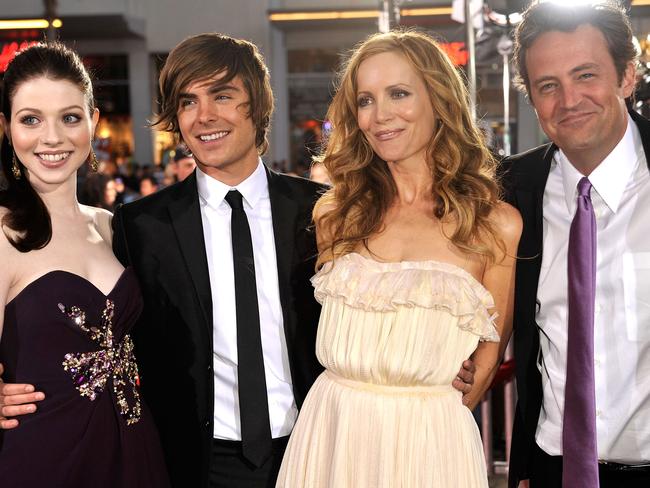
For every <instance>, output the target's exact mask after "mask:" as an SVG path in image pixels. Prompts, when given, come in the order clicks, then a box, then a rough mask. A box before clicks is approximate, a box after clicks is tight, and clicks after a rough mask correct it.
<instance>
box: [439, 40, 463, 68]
mask: <svg viewBox="0 0 650 488" xmlns="http://www.w3.org/2000/svg"><path fill="white" fill-rule="evenodd" d="M440 47H441V48H442V49H443V50H444V51H445V52H446V53H447V56H449V59H451V62H452V63H454V64H455V65H456V66H465V65H466V64H467V59H468V57H469V53H468V52H467V51H466V50H465V43H464V42H444V43H441V44H440Z"/></svg>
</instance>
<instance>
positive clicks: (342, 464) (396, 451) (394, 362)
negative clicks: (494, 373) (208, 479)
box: [277, 253, 499, 488]
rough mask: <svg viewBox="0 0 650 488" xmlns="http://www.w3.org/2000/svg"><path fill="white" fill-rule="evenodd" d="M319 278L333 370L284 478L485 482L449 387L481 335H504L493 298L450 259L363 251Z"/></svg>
mask: <svg viewBox="0 0 650 488" xmlns="http://www.w3.org/2000/svg"><path fill="white" fill-rule="evenodd" d="M312 283H313V285H314V289H315V296H316V298H317V300H318V301H319V302H320V303H321V304H322V312H321V317H320V322H319V326H318V336H317V340H316V354H317V356H318V359H319V361H320V362H321V364H322V365H323V366H325V368H326V370H325V372H324V373H323V374H321V376H320V377H319V378H318V379H317V380H316V382H315V383H314V386H313V387H312V389H311V390H310V392H309V395H308V396H307V399H306V400H305V403H304V405H303V407H302V410H301V412H300V415H299V417H298V422H297V424H296V426H295V428H294V431H293V433H292V435H291V439H290V441H289V445H288V447H287V452H286V454H285V457H284V460H283V463H282V468H281V470H280V475H279V478H278V483H277V486H278V487H283V488H298V487H310V488H325V487H327V488H353V487H354V488H358V487H376V488H397V487H399V488H419V487H428V488H435V487H437V488H450V487H452V486H453V487H454V488H487V486H488V484H487V474H486V470H485V459H484V456H483V451H482V445H481V440H480V436H479V433H478V428H477V426H476V423H475V421H474V418H473V417H472V414H471V412H470V411H469V410H468V409H467V408H466V407H465V406H464V405H463V404H462V398H461V393H460V392H459V391H456V390H455V389H454V388H453V387H452V386H451V383H452V381H453V379H454V378H455V375H456V373H457V372H458V370H459V368H460V366H461V364H462V362H463V361H464V360H465V359H467V358H468V357H469V356H470V355H471V354H472V352H473V351H474V350H475V349H476V347H477V345H478V343H479V341H481V340H483V341H495V342H496V341H498V340H499V336H498V333H497V330H496V328H495V325H494V318H495V314H492V313H491V309H492V308H493V307H494V300H493V298H492V296H491V294H490V293H489V292H488V291H487V290H486V289H485V288H484V287H483V286H482V285H481V284H480V283H479V282H478V281H477V280H476V279H475V278H474V277H473V276H472V275H471V274H469V273H468V272H466V271H465V270H463V269H461V268H459V267H457V266H454V265H452V264H448V263H442V262H436V261H411V262H396V263H393V262H379V261H375V260H373V259H370V258H367V257H364V256H362V255H360V254H357V253H351V254H347V255H345V256H342V257H339V258H337V259H336V260H334V261H332V262H329V263H326V264H325V265H324V266H323V268H322V269H321V270H320V271H319V272H318V273H317V274H316V276H314V277H313V279H312Z"/></svg>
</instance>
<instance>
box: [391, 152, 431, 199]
mask: <svg viewBox="0 0 650 488" xmlns="http://www.w3.org/2000/svg"><path fill="white" fill-rule="evenodd" d="M387 164H388V169H389V170H390V172H391V174H392V175H393V180H394V181H395V186H396V187H397V200H398V201H399V202H400V203H402V204H412V203H416V202H418V201H422V200H431V187H432V184H433V182H432V180H431V172H430V171H429V167H428V166H427V164H426V162H424V161H419V162H414V161H400V162H399V163H394V162H389V163H387Z"/></svg>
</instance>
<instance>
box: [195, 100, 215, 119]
mask: <svg viewBox="0 0 650 488" xmlns="http://www.w3.org/2000/svg"><path fill="white" fill-rule="evenodd" d="M217 117H218V113H217V109H216V107H214V106H213V104H211V103H200V102H199V104H198V120H199V123H201V124H207V123H209V122H212V121H214V120H216V119H217Z"/></svg>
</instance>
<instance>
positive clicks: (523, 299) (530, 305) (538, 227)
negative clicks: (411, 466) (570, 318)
mask: <svg viewBox="0 0 650 488" xmlns="http://www.w3.org/2000/svg"><path fill="white" fill-rule="evenodd" d="M630 115H631V116H632V119H633V120H634V122H635V123H636V125H637V127H638V128H639V131H640V133H641V140H642V142H643V149H644V151H645V154H646V159H647V160H648V163H649V165H650V121H648V120H647V119H644V118H643V117H641V116H640V115H638V114H637V113H636V112H631V113H630ZM556 150H557V146H555V145H554V144H546V145H544V146H540V147H538V148H536V149H532V150H530V151H527V152H525V153H522V154H519V155H516V156H512V157H510V158H507V159H505V160H504V161H503V163H502V168H501V169H502V170H503V184H504V188H505V192H506V200H507V201H509V202H510V203H511V204H512V205H514V206H515V207H517V208H518V209H519V212H521V217H522V219H523V221H524V228H523V232H522V235H521V239H520V241H519V251H518V258H519V259H518V260H517V272H516V279H515V308H514V318H513V324H514V350H515V364H516V378H517V395H518V400H517V407H516V410H515V424H514V430H513V434H512V447H511V450H510V468H509V487H510V488H515V487H516V486H517V484H518V483H519V480H522V479H528V478H529V477H530V469H531V460H532V452H533V447H534V446H535V430H536V428H537V421H538V420H539V412H540V409H541V406H542V377H541V374H540V372H539V369H538V368H537V357H538V354H539V329H538V326H537V323H536V322H535V313H536V308H537V284H538V281H539V273H540V267H541V265H542V252H543V249H542V237H543V235H542V222H543V215H542V199H543V196H544V188H545V187H546V180H547V179H548V174H549V171H550V168H551V161H552V159H553V154H554V153H555V151H556Z"/></svg>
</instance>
